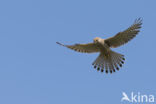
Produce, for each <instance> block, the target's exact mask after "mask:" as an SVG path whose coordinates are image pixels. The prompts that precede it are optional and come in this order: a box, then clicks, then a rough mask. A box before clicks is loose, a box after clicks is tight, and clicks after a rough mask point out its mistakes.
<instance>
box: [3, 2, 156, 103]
mask: <svg viewBox="0 0 156 104" xmlns="http://www.w3.org/2000/svg"><path fill="white" fill-rule="evenodd" d="M155 10H156V1H155V0H94V1H93V0H75V1H74V0H1V1H0V104H120V103H121V98H122V92H123V91H124V92H126V93H127V94H130V93H131V92H132V91H134V92H135V93H136V94H137V93H138V92H140V93H141V94H147V95H148V94H153V95H155V96H156V68H155V64H156V60H155V58H156V55H155V53H156V48H155V47H156V46H155V45H156V32H155V31H156V13H155ZM139 17H142V18H143V27H142V29H141V32H140V33H139V35H137V37H136V38H135V39H133V40H132V41H130V42H129V44H126V45H124V46H122V47H119V48H117V49H113V50H114V51H116V52H119V53H122V54H124V55H125V58H126V61H125V64H124V65H123V67H122V68H121V70H120V71H117V72H116V73H113V74H105V73H101V72H97V71H96V70H95V69H94V68H93V66H92V65H91V64H92V62H93V61H94V60H95V59H96V57H97V56H98V53H97V54H83V53H77V52H74V51H72V50H69V49H67V48H64V47H61V46H59V45H57V44H56V41H59V42H61V43H64V44H75V43H88V42H92V41H93V38H95V37H101V38H108V37H111V36H113V35H115V34H116V33H118V32H119V31H122V30H124V29H126V28H128V27H129V26H130V25H131V24H132V23H133V22H134V20H135V19H136V18H139ZM125 103H126V102H125Z"/></svg>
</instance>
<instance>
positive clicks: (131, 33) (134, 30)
mask: <svg viewBox="0 0 156 104" xmlns="http://www.w3.org/2000/svg"><path fill="white" fill-rule="evenodd" d="M141 25H142V20H141V18H139V19H136V20H135V21H134V23H133V25H131V26H130V27H129V28H128V29H126V30H124V31H123V32H119V33H117V34H116V35H115V36H113V37H111V38H108V39H106V40H105V43H106V44H108V46H110V47H113V48H115V47H119V46H121V45H123V44H125V43H127V42H128V41H130V40H131V39H133V38H134V37H135V36H136V35H137V34H138V33H139V29H140V28H141Z"/></svg>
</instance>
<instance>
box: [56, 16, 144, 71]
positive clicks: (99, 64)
mask: <svg viewBox="0 0 156 104" xmlns="http://www.w3.org/2000/svg"><path fill="white" fill-rule="evenodd" d="M141 25H142V20H141V19H140V18H139V19H136V20H135V21H134V23H133V24H132V25H131V26H130V27H129V28H128V29H126V30H124V31H122V32H119V33H117V34H116V35H115V36H113V37H110V38H108V39H102V38H99V37H96V38H94V40H93V43H87V44H74V45H63V44H61V43H59V42H56V43H57V44H59V45H62V46H64V47H67V48H70V49H72V50H75V51H77V52H82V53H95V52H99V53H100V54H99V56H98V57H97V59H96V60H95V61H94V62H93V64H92V65H93V66H94V68H95V69H97V70H98V71H99V70H100V71H101V72H104V71H105V72H106V73H108V72H110V73H112V72H115V71H116V70H119V67H122V64H124V61H125V58H124V55H122V54H119V53H117V52H114V51H112V50H111V48H116V47H119V46H121V45H123V44H125V43H127V42H128V41H130V40H131V39H133V38H134V37H135V36H136V35H137V34H138V33H139V29H140V28H141Z"/></svg>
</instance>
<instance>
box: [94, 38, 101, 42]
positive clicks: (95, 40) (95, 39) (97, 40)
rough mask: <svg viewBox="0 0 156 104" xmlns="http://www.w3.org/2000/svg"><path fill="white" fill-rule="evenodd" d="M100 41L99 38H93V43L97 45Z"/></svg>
mask: <svg viewBox="0 0 156 104" xmlns="http://www.w3.org/2000/svg"><path fill="white" fill-rule="evenodd" d="M100 40H101V38H99V37H96V38H94V41H93V42H94V43H99V42H100Z"/></svg>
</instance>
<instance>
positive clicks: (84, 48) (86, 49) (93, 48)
mask: <svg viewBox="0 0 156 104" xmlns="http://www.w3.org/2000/svg"><path fill="white" fill-rule="evenodd" d="M56 43H57V44H59V45H61V46H64V47H67V48H70V49H72V50H75V51H77V52H82V53H94V52H99V51H100V50H99V48H98V46H97V45H96V44H95V43H88V44H75V45H64V44H61V43H59V42H56Z"/></svg>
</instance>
